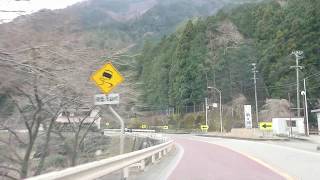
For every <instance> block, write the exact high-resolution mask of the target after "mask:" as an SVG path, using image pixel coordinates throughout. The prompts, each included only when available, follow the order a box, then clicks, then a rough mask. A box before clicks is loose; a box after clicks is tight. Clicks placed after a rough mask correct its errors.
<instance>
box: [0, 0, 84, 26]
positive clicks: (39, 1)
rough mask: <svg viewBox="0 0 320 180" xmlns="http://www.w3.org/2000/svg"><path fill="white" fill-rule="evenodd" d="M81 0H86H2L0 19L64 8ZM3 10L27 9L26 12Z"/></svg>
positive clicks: (8, 19)
mask: <svg viewBox="0 0 320 180" xmlns="http://www.w3.org/2000/svg"><path fill="white" fill-rule="evenodd" d="M81 1H85V0H19V1H15V0H0V20H3V21H5V22H8V21H10V20H12V19H13V18H15V17H17V16H19V15H22V14H30V13H33V12H37V11H39V10H40V9H44V8H45V9H62V8H65V7H67V6H70V5H72V4H75V3H77V2H81ZM3 11H25V13H22V12H3ZM0 23H1V21H0Z"/></svg>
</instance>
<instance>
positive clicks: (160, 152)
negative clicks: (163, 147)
mask: <svg viewBox="0 0 320 180" xmlns="http://www.w3.org/2000/svg"><path fill="white" fill-rule="evenodd" d="M161 153H162V152H161V151H160V152H159V159H161V157H162V155H161Z"/></svg>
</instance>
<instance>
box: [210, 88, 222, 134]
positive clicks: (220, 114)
mask: <svg viewBox="0 0 320 180" xmlns="http://www.w3.org/2000/svg"><path fill="white" fill-rule="evenodd" d="M208 89H214V90H216V91H218V93H219V101H220V106H219V116H220V132H221V133H222V132H223V122H222V98H221V90H219V89H218V88H216V87H210V86H209V87H208Z"/></svg>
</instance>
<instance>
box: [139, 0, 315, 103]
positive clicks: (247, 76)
mask: <svg viewBox="0 0 320 180" xmlns="http://www.w3.org/2000/svg"><path fill="white" fill-rule="evenodd" d="M319 9H320V1H317V0H306V1H299V0H290V1H288V2H287V3H281V5H280V4H279V3H278V2H277V1H268V2H262V3H251V4H244V5H241V6H239V7H236V8H232V9H230V8H228V9H224V10H221V11H220V12H219V13H218V14H217V15H215V16H211V17H208V18H204V19H196V20H193V21H191V20H190V21H189V22H188V23H187V25H186V26H185V27H184V28H182V29H180V30H178V31H177V32H175V33H173V34H171V35H169V36H167V37H164V38H163V39H162V40H161V42H160V43H157V44H154V43H152V42H148V41H147V42H146V43H145V47H144V50H143V54H142V55H141V57H140V58H139V59H140V62H141V64H142V66H141V67H140V68H141V73H140V78H141V80H142V81H143V82H144V87H143V89H144V93H145V96H144V97H143V100H144V102H146V103H148V104H149V105H153V106H162V107H167V106H173V107H182V106H185V105H193V104H196V103H200V102H202V101H203V99H204V98H205V97H206V96H207V95H208V91H207V88H206V87H207V86H215V87H217V88H219V89H221V90H222V93H223V101H224V102H225V103H227V102H229V101H231V100H232V99H234V98H236V97H238V96H239V95H240V94H244V95H245V96H246V97H247V99H249V100H252V99H253V98H252V97H254V94H253V81H252V76H253V75H252V72H251V68H252V66H251V63H257V67H258V71H259V72H258V78H259V79H258V95H259V96H258V99H259V104H260V105H262V104H263V103H264V102H265V99H266V98H286V99H287V98H288V92H290V93H291V96H292V99H295V98H294V97H295V88H296V84H295V78H296V76H295V70H294V69H290V66H293V65H295V58H294V56H292V55H290V54H291V52H292V51H294V50H302V51H304V54H305V57H304V59H302V60H301V65H302V66H304V69H302V70H301V74H302V77H301V85H302V78H303V77H305V78H307V85H308V92H309V95H308V96H309V97H308V98H309V100H310V103H311V104H312V107H315V106H317V104H318V98H319V95H318V92H319V90H320V80H319V76H320V74H319V70H320V60H319V57H320V41H319V36H320V31H319V29H320V19H319V17H320V11H319Z"/></svg>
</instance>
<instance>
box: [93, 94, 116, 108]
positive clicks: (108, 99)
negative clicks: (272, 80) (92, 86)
mask: <svg viewBox="0 0 320 180" xmlns="http://www.w3.org/2000/svg"><path fill="white" fill-rule="evenodd" d="M119 102H120V95H119V94H108V95H105V94H97V95H95V96H94V105H98V106H99V105H105V104H119Z"/></svg>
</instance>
